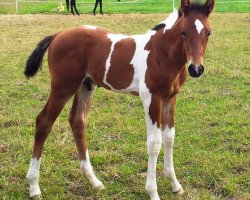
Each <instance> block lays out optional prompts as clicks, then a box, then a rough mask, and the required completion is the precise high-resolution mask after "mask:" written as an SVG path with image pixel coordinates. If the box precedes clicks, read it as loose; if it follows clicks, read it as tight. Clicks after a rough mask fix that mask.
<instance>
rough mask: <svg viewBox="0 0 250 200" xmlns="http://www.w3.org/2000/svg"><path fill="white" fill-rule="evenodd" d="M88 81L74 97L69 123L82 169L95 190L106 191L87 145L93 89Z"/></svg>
mask: <svg viewBox="0 0 250 200" xmlns="http://www.w3.org/2000/svg"><path fill="white" fill-rule="evenodd" d="M86 81H87V80H85V82H84V85H83V86H82V88H80V89H79V90H78V92H77V93H76V95H75V97H74V102H73V106H72V109H71V112H70V116H69V122H70V125H71V128H72V131H73V135H74V139H75V143H76V147H77V150H78V156H79V160H80V169H81V172H82V174H84V175H85V176H86V177H87V178H88V179H89V181H90V183H91V185H92V186H93V187H95V188H99V189H104V186H103V184H102V182H101V181H99V180H98V179H97V178H96V176H95V174H94V172H93V168H92V166H91V163H90V159H89V154H88V150H87V144H86V125H87V112H88V109H89V107H90V103H91V96H92V91H93V88H92V86H91V85H89V84H91V83H89V82H88V85H86Z"/></svg>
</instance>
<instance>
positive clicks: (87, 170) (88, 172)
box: [80, 150, 104, 189]
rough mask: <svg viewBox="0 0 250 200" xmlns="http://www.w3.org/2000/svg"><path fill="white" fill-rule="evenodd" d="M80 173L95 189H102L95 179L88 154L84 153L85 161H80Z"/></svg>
mask: <svg viewBox="0 0 250 200" xmlns="http://www.w3.org/2000/svg"><path fill="white" fill-rule="evenodd" d="M80 169H81V172H82V173H83V174H84V175H85V176H86V177H87V178H88V179H89V181H90V183H91V185H92V186H93V187H95V188H99V189H104V186H103V184H102V182H101V181H100V180H99V179H98V178H96V176H95V174H94V171H93V168H92V165H91V163H90V159H89V152H88V150H87V151H86V160H81V161H80Z"/></svg>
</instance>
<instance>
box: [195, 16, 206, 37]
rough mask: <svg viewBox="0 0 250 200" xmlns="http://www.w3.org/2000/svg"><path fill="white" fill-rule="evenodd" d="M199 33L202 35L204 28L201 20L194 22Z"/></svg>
mask: <svg viewBox="0 0 250 200" xmlns="http://www.w3.org/2000/svg"><path fill="white" fill-rule="evenodd" d="M194 25H195V27H196V30H197V32H198V33H199V34H200V33H201V31H202V29H203V28H204V26H203V24H202V22H201V21H200V20H199V19H196V20H195V22H194Z"/></svg>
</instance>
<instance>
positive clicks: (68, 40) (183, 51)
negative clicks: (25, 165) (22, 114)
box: [25, 0, 214, 200]
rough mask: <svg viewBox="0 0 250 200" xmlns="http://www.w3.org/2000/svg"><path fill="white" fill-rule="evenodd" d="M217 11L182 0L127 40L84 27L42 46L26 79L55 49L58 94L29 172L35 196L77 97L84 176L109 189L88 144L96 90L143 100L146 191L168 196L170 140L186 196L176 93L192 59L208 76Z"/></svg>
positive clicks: (76, 130)
mask: <svg viewBox="0 0 250 200" xmlns="http://www.w3.org/2000/svg"><path fill="white" fill-rule="evenodd" d="M213 7H214V0H207V1H206V3H205V4H204V5H203V4H197V3H195V4H191V3H190V1H189V0H182V1H181V6H180V10H179V12H177V11H174V12H173V13H172V14H170V15H169V17H168V18H167V19H166V20H164V21H163V22H162V23H160V24H159V25H157V26H156V27H155V28H154V29H152V30H150V31H148V32H147V33H145V34H141V35H134V36H126V35H121V34H114V33H110V32H108V31H105V30H103V29H100V28H97V27H94V26H83V27H79V28H75V29H72V30H68V31H64V32H59V33H56V34H54V35H51V36H47V37H45V38H44V39H43V40H42V41H41V42H40V43H39V44H38V46H37V47H36V49H35V50H34V51H33V52H32V54H31V55H30V57H29V58H28V60H27V63H26V69H25V75H26V76H27V77H32V76H34V75H35V74H36V72H37V71H38V69H39V68H40V67H41V64H42V59H43V56H44V54H45V52H46V50H47V48H48V63H49V69H50V74H51V92H50V96H49V99H48V101H47V103H46V105H45V107H44V108H43V110H42V111H41V112H40V114H39V115H38V116H37V118H36V132H35V142H34V148H33V156H32V159H31V163H30V168H29V171H28V173H27V179H28V181H29V183H30V196H31V197H33V196H37V195H40V194H41V191H40V187H39V184H38V178H39V170H40V164H41V156H42V150H43V146H44V143H45V140H46V138H47V136H48V135H49V133H50V131H51V128H52V125H53V123H54V122H55V120H56V118H57V117H58V115H59V114H60V112H61V110H62V108H63V107H64V105H65V104H66V103H67V102H68V100H69V99H70V98H71V97H72V96H74V101H73V105H72V108H71V111H70V115H69V122H70V125H71V128H72V131H73V135H74V139H75V142H76V146H77V150H78V156H79V160H80V169H81V172H82V173H83V174H84V175H86V177H87V178H88V179H89V181H90V183H91V184H92V186H93V187H95V188H99V189H104V186H103V184H102V182H101V181H100V180H99V179H97V177H96V176H95V174H94V171H93V168H92V166H91V163H90V157H89V153H88V150H87V143H86V125H87V113H88V110H89V108H90V104H91V96H92V93H93V91H94V87H95V85H98V86H101V87H104V88H106V89H109V90H112V91H115V92H122V93H129V94H133V95H139V97H140V98H141V101H142V104H143V107H144V111H145V118H146V127H147V152H148V171H147V181H146V191H147V192H148V194H149V195H150V198H151V199H152V200H159V199H160V198H159V195H158V192H157V183H156V163H157V158H158V155H159V152H160V149H161V144H162V143H163V144H164V172H165V175H166V177H168V178H169V180H170V182H171V186H172V191H173V192H176V193H179V194H182V193H183V188H182V186H181V184H180V183H179V181H178V180H177V178H176V175H175V171H174V164H173V145H174V135H175V128H174V111H175V102H176V94H177V93H178V92H179V90H180V88H181V86H182V85H183V84H184V82H185V80H186V76H187V69H186V63H187V62H188V63H189V66H188V72H189V75H190V76H191V77H200V76H201V75H202V74H203V72H204V66H203V57H204V53H205V49H206V45H207V41H208V37H209V36H210V34H211V27H210V25H209V22H208V16H209V14H210V13H211V12H212V10H213Z"/></svg>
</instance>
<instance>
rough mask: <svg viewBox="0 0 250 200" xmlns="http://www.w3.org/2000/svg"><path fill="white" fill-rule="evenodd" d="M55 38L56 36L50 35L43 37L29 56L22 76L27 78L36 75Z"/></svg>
mask: <svg viewBox="0 0 250 200" xmlns="http://www.w3.org/2000/svg"><path fill="white" fill-rule="evenodd" d="M55 36H56V35H50V36H47V37H45V38H44V39H43V40H42V41H40V42H39V43H38V45H37V47H36V48H35V49H34V51H33V52H32V54H31V55H30V56H29V58H28V60H27V62H26V67H25V71H24V74H25V75H26V76H27V78H30V77H32V76H34V75H35V74H36V73H37V71H38V69H39V68H41V65H42V61H43V56H44V54H45V52H46V50H47V49H48V47H49V45H50V43H51V42H52V40H53V39H54V38H55Z"/></svg>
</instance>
